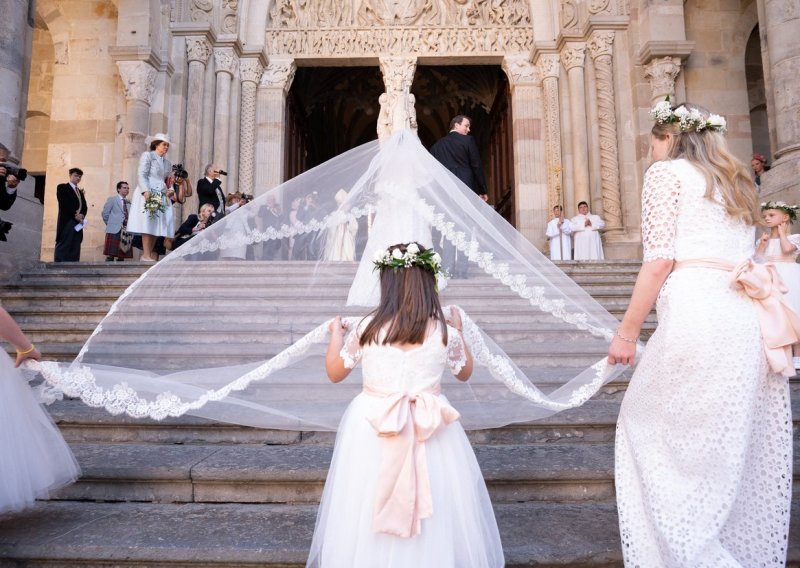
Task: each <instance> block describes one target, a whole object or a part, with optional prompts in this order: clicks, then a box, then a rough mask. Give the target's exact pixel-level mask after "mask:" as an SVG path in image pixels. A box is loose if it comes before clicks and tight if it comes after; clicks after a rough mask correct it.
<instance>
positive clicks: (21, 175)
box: [0, 144, 28, 211]
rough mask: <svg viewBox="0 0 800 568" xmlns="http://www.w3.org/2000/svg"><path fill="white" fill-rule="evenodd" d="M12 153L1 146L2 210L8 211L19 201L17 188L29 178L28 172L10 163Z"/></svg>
mask: <svg viewBox="0 0 800 568" xmlns="http://www.w3.org/2000/svg"><path fill="white" fill-rule="evenodd" d="M10 155H11V151H10V150H9V149H8V148H6V147H5V146H4V145H3V144H0V210H2V211H8V210H9V209H11V206H12V205H14V202H15V201H16V200H17V186H18V185H19V182H20V181H25V178H26V177H28V172H27V170H25V169H23V168H19V167H17V166H15V165H14V164H10V163H8V158H9V157H10Z"/></svg>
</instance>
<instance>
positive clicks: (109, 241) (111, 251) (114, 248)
mask: <svg viewBox="0 0 800 568" xmlns="http://www.w3.org/2000/svg"><path fill="white" fill-rule="evenodd" d="M120 233H122V231H120V232H119V233H106V242H105V244H104V245H103V254H104V255H105V256H113V257H114V258H133V248H131V249H128V252H122V251H121V250H119V237H120Z"/></svg>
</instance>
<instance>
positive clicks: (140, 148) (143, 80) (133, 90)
mask: <svg viewBox="0 0 800 568" xmlns="http://www.w3.org/2000/svg"><path fill="white" fill-rule="evenodd" d="M117 68H118V69H119V75H120V78H121V79H122V88H123V89H124V91H125V99H126V104H125V130H124V133H123V139H124V143H123V154H122V175H123V179H127V180H130V184H131V187H132V188H135V187H136V186H137V176H136V170H137V167H138V165H139V158H140V156H141V154H142V152H144V151H145V138H147V135H148V134H149V132H148V130H149V129H150V103H151V102H152V100H153V91H154V89H155V82H156V75H157V73H158V72H157V71H156V68H155V67H153V66H152V65H150V64H149V63H147V62H146V61H117Z"/></svg>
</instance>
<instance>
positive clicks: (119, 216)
mask: <svg viewBox="0 0 800 568" xmlns="http://www.w3.org/2000/svg"><path fill="white" fill-rule="evenodd" d="M125 203H127V204H128V214H129V215H130V212H131V202H130V201H128V200H127V199H126V200H125ZM102 215H103V221H104V222H105V224H106V233H111V234H112V235H116V234H117V233H119V232H120V231H121V230H122V227H123V223H124V221H125V210H124V209H123V208H122V200H121V199H120V196H119V194H117V195H113V196H111V197H109V198H108V199H107V200H106V204H105V205H103V213H102Z"/></svg>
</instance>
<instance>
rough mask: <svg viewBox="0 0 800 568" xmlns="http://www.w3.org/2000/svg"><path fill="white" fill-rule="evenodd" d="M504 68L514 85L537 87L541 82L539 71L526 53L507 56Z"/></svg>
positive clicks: (504, 59)
mask: <svg viewBox="0 0 800 568" xmlns="http://www.w3.org/2000/svg"><path fill="white" fill-rule="evenodd" d="M502 67H503V71H505V73H506V75H507V76H508V79H509V81H510V83H511V84H512V85H524V84H529V85H537V84H539V83H540V82H541V80H540V76H539V70H538V69H537V67H536V66H535V65H534V64H533V63H531V62H530V59H529V58H528V55H527V54H525V53H515V54H508V55H506V56H505V57H504V58H503V63H502Z"/></svg>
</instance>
